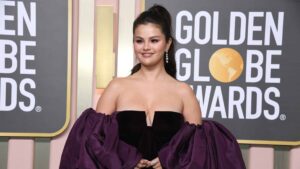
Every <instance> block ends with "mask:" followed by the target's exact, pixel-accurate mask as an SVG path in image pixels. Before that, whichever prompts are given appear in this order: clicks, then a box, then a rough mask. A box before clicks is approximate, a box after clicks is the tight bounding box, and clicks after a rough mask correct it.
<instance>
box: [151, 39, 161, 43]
mask: <svg viewBox="0 0 300 169" xmlns="http://www.w3.org/2000/svg"><path fill="white" fill-rule="evenodd" d="M151 42H152V43H157V42H159V39H151Z"/></svg>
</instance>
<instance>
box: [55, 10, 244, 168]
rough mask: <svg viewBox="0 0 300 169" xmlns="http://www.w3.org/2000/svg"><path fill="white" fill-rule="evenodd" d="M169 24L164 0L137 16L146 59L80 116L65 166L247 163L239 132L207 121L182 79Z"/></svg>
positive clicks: (139, 52)
mask: <svg viewBox="0 0 300 169" xmlns="http://www.w3.org/2000/svg"><path fill="white" fill-rule="evenodd" d="M170 25H171V17H170V14H169V12H168V11H167V10H166V9H165V8H164V7H162V6H159V5H154V6H153V7H151V8H150V9H148V10H147V11H145V12H143V13H142V14H140V15H139V17H138V18H137V19H136V20H135V22H134V24H133V34H134V36H133V44H134V52H135V54H136V57H137V59H138V61H139V64H137V65H136V66H135V67H134V68H133V70H132V75H131V76H128V77H125V78H116V79H114V80H113V81H112V82H111V83H110V84H109V86H108V87H107V88H106V89H105V91H104V93H103V95H102V96H101V98H100V100H99V102H98V104H97V108H96V111H94V110H92V109H88V110H86V111H85V112H84V113H83V115H82V116H81V117H80V118H79V119H78V120H77V122H76V124H75V125H74V127H73V129H72V131H71V133H70V135H69V138H68V140H67V143H66V146H65V149H64V152H63V155H62V162H61V166H60V168H61V169H62V168H90V169H94V168H109V169H114V168H135V169H139V168H155V169H160V168H168V169H174V168H189V169H194V168H195V169H196V168H201V169H202V168H203V169H204V168H205V169H223V168H224V169H225V168H226V169H227V168H228V169H242V168H245V166H244V163H243V160H242V157H241V153H240V150H239V147H238V144H237V143H236V141H235V138H234V137H233V136H232V135H231V134H230V133H229V132H228V131H227V130H226V129H225V128H224V127H223V126H221V125H219V124H217V123H213V122H205V123H204V124H203V125H201V124H202V120H201V111H200V107H199V103H198V101H197V99H196V97H195V94H194V93H193V91H192V89H191V88H190V87H189V85H187V84H186V83H183V82H179V81H177V80H176V78H175V76H176V65H175V59H174V45H173V44H174V41H173V38H172V36H171V32H172V30H171V27H170ZM96 112H99V113H96ZM211 135H214V136H211ZM197 156H198V157H197ZM222 160H224V161H222ZM71 161H74V162H72V163H70V162H71Z"/></svg>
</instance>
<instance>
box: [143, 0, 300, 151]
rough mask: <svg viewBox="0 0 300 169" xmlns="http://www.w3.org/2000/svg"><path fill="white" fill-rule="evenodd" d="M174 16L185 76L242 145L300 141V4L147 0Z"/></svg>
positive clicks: (208, 114) (292, 0)
mask: <svg viewBox="0 0 300 169" xmlns="http://www.w3.org/2000/svg"><path fill="white" fill-rule="evenodd" d="M155 3H157V4H161V5H163V6H165V7H166V8H167V9H168V10H169V11H170V13H171V15H172V18H173V24H172V26H173V30H174V38H175V39H176V55H175V57H176V60H177V69H178V73H177V78H178V79H179V80H181V81H185V82H187V83H189V84H190V85H191V86H192V87H193V89H194V91H195V93H196V96H197V98H198V100H199V103H200V106H201V109H202V116H203V118H205V119H213V120H216V121H219V122H220V123H222V124H224V125H225V126H226V127H228V128H229V129H230V131H232V132H233V133H234V135H235V136H236V137H237V138H238V139H239V141H240V142H242V143H258V144H283V145H292V144H300V142H299V141H300V133H299V128H300V123H299V121H300V104H299V100H300V99H299V86H300V78H299V73H300V66H299V65H300V59H299V56H300V52H299V47H300V46H299V43H298V41H299V39H300V20H299V16H300V10H299V9H300V1H297V0H289V1H286V0H263V1H261V0H254V1H240V0H226V1H224V0H212V1H211V0H197V1H195V0H184V1H182V0H172V1H167V0H164V1H159V0H147V1H146V9H147V8H149V7H150V6H152V5H153V4H155Z"/></svg>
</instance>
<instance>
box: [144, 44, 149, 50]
mask: <svg viewBox="0 0 300 169" xmlns="http://www.w3.org/2000/svg"><path fill="white" fill-rule="evenodd" d="M143 49H144V50H149V49H150V46H149V43H148V42H145V43H144V46H143Z"/></svg>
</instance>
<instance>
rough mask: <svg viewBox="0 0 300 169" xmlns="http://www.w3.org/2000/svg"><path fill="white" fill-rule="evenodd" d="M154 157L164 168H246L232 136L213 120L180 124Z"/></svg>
mask: <svg viewBox="0 0 300 169" xmlns="http://www.w3.org/2000/svg"><path fill="white" fill-rule="evenodd" d="M158 156H159V159H160V162H161V164H162V166H163V167H164V168H167V169H171V168H172V169H246V167H245V164H244V161H243V158H242V155H241V151H240V147H239V145H238V143H237V141H236V138H235V137H234V136H233V135H232V134H231V133H230V132H229V131H228V130H227V129H226V128H225V127H224V126H222V125H221V124H219V123H217V122H214V121H203V124H202V125H194V124H189V123H188V122H186V123H184V125H183V126H182V128H181V129H180V130H179V131H178V132H177V133H176V134H175V136H174V137H173V138H172V139H171V141H170V142H169V143H168V145H166V146H165V147H164V148H162V149H161V150H160V151H159V155H158Z"/></svg>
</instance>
